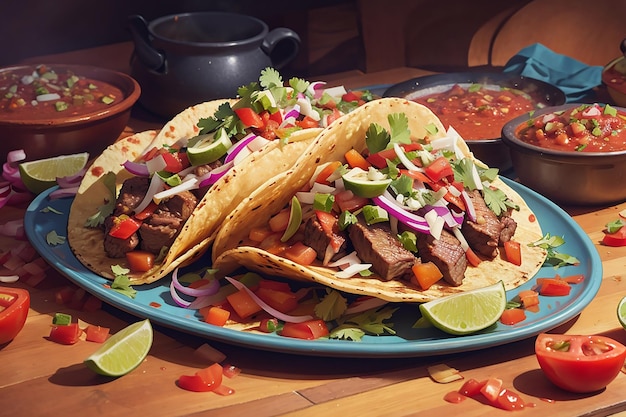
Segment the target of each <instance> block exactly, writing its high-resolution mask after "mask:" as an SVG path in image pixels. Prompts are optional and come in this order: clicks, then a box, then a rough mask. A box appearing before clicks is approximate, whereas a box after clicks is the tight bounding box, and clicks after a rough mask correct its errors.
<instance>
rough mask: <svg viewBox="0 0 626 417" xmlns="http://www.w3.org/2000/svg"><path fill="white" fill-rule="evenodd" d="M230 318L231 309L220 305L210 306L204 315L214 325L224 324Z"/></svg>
mask: <svg viewBox="0 0 626 417" xmlns="http://www.w3.org/2000/svg"><path fill="white" fill-rule="evenodd" d="M229 318H230V311H228V310H225V309H223V308H220V307H216V306H210V307H209V308H208V310H207V312H206V315H205V316H204V321H205V322H206V323H209V324H212V325H214V326H224V325H225V324H226V322H227V321H228V319H229Z"/></svg>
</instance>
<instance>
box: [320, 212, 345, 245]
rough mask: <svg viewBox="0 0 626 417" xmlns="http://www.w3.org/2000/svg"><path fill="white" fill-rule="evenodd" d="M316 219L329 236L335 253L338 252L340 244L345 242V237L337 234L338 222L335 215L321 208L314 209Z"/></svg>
mask: <svg viewBox="0 0 626 417" xmlns="http://www.w3.org/2000/svg"><path fill="white" fill-rule="evenodd" d="M315 215H316V216H317V220H319V222H320V225H321V226H322V229H323V230H324V232H325V233H326V235H327V236H329V237H330V245H331V247H332V249H333V250H334V251H335V253H338V252H339V249H340V248H341V245H343V243H344V242H345V238H343V237H342V236H340V235H339V234H338V231H339V222H338V219H337V217H335V215H334V214H332V213H326V212H324V211H321V210H315Z"/></svg>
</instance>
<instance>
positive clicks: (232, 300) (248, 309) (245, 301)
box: [226, 289, 262, 319]
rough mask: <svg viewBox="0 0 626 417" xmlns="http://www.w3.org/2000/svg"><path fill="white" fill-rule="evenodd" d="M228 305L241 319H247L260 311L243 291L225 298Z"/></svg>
mask: <svg viewBox="0 0 626 417" xmlns="http://www.w3.org/2000/svg"><path fill="white" fill-rule="evenodd" d="M226 299H227V300H228V303H229V304H230V306H231V307H232V308H233V310H235V312H236V313H237V315H238V316H239V317H241V318H242V319H245V318H248V317H250V316H251V315H253V314H256V313H258V312H259V311H261V310H262V308H261V306H259V305H258V304H257V303H256V301H254V299H253V298H252V297H250V294H248V292H247V291H246V290H245V289H241V290H239V291H237V292H235V293H232V294H229V295H227V296H226Z"/></svg>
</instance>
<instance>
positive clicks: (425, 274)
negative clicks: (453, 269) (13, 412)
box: [412, 262, 443, 290]
mask: <svg viewBox="0 0 626 417" xmlns="http://www.w3.org/2000/svg"><path fill="white" fill-rule="evenodd" d="M412 270H413V274H414V276H415V278H416V280H417V283H418V284H419V286H420V287H421V288H422V289H423V290H427V289H428V288H430V287H431V285H433V284H434V283H435V282H437V281H439V280H440V279H441V278H442V277H443V274H442V273H441V271H440V270H439V268H438V267H437V265H435V264H434V263H432V262H423V263H418V264H415V265H413V268H412Z"/></svg>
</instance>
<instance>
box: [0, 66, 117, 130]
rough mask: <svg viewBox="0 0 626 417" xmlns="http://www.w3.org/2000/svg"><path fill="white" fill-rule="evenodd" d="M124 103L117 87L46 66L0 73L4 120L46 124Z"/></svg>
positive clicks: (0, 115) (1, 106)
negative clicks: (45, 122)
mask: <svg viewBox="0 0 626 417" xmlns="http://www.w3.org/2000/svg"><path fill="white" fill-rule="evenodd" d="M123 99H124V93H123V92H122V90H120V89H119V88H117V87H116V86H114V85H112V84H109V83H106V82H104V81H101V80H94V79H91V78H86V77H84V76H82V75H81V74H76V73H74V72H73V71H70V70H60V69H55V68H52V67H48V66H45V65H38V66H36V67H25V68H17V69H14V70H11V71H5V72H2V73H0V120H2V119H5V120H6V119H11V120H15V119H24V120H26V119H29V120H32V119H35V120H45V119H54V118H61V117H68V116H78V115H83V114H88V113H94V112H98V111H103V110H106V109H107V108H108V107H109V106H111V105H112V104H114V103H118V102H120V101H122V100H123Z"/></svg>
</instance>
